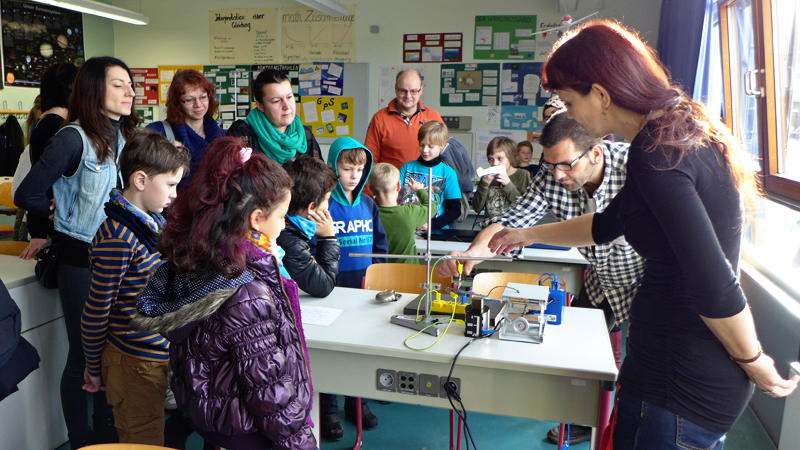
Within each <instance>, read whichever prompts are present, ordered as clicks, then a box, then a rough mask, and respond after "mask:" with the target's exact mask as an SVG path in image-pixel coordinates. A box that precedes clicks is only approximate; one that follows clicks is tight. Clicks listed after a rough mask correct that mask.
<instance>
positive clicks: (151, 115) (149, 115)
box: [133, 105, 158, 126]
mask: <svg viewBox="0 0 800 450" xmlns="http://www.w3.org/2000/svg"><path fill="white" fill-rule="evenodd" d="M157 107H158V105H134V107H133V110H134V111H136V115H138V116H139V118H141V119H142V123H141V124H140V125H141V126H147V125H148V124H149V123H150V122H152V121H154V120H156V119H155V114H156V108H157Z"/></svg>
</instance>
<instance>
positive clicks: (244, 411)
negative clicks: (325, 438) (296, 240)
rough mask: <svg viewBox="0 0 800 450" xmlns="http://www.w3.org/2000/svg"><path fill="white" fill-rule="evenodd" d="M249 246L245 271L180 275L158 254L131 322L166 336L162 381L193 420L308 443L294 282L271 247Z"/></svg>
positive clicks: (286, 442)
mask: <svg viewBox="0 0 800 450" xmlns="http://www.w3.org/2000/svg"><path fill="white" fill-rule="evenodd" d="M248 250H250V252H249V253H251V256H252V257H251V258H249V259H248V263H247V267H246V269H245V273H244V274H243V275H242V276H240V277H238V278H236V279H234V280H230V279H225V278H222V277H221V276H219V275H211V276H206V277H205V278H204V277H198V276H193V277H189V276H184V275H181V274H177V273H175V272H174V270H173V269H172V266H171V264H169V263H164V264H162V265H161V267H159V268H158V269H157V270H156V272H155V273H154V274H153V276H152V278H151V280H150V282H149V283H148V285H147V287H146V288H145V289H144V291H142V293H141V294H140V296H139V301H138V302H137V309H138V310H139V313H138V314H137V315H136V317H135V318H134V319H133V321H132V322H131V325H132V326H133V327H135V328H138V329H141V330H147V331H153V332H158V333H161V334H163V335H164V336H166V337H167V338H168V339H169V340H170V365H171V367H172V371H173V377H172V381H171V387H172V390H173V392H174V393H175V399H176V400H177V402H178V407H179V408H180V409H181V410H182V411H184V412H185V413H186V414H187V415H188V416H189V417H190V418H191V420H192V422H193V423H194V425H195V426H197V427H199V428H200V429H201V430H203V431H206V432H209V433H214V434H221V435H227V436H236V435H254V434H258V435H261V436H263V437H265V438H266V439H267V440H269V441H270V442H271V443H272V448H276V449H314V448H315V447H316V441H315V439H314V436H313V435H312V432H311V419H310V417H309V415H310V412H311V401H312V398H313V388H312V385H311V372H310V366H309V364H308V350H307V349H306V344H305V336H304V334H303V328H302V323H301V318H300V302H299V299H298V289H297V285H296V284H295V283H294V282H293V281H292V280H289V279H285V278H283V277H282V276H281V275H280V273H279V272H278V263H277V260H276V259H275V257H274V256H272V255H270V254H268V253H265V252H263V251H262V250H260V249H257V248H256V247H255V246H252V248H250V249H248ZM176 293H177V295H176ZM153 305H156V306H155V307H154V306H153Z"/></svg>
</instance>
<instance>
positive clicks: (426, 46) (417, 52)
mask: <svg viewBox="0 0 800 450" xmlns="http://www.w3.org/2000/svg"><path fill="white" fill-rule="evenodd" d="M463 36H464V35H463V34H462V33H419V34H404V35H403V62H405V63H408V62H458V61H461V58H462V54H463V50H462V48H463V44H462V42H463Z"/></svg>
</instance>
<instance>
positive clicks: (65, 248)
mask: <svg viewBox="0 0 800 450" xmlns="http://www.w3.org/2000/svg"><path fill="white" fill-rule="evenodd" d="M133 98H134V91H133V84H132V82H131V73H130V70H129V69H128V66H126V65H125V63H124V62H122V61H120V60H119V59H117V58H113V57H110V56H102V57H96V58H90V59H88V60H87V61H86V62H85V63H83V66H81V68H80V69H79V70H78V74H77V76H76V77H75V82H74V86H73V89H72V94H71V95H70V97H69V108H68V115H67V119H66V122H65V123H66V124H67V125H64V126H63V127H62V128H61V129H60V130H59V131H58V133H56V134H55V136H53V137H52V138H51V139H50V141H49V143H48V144H47V147H45V149H44V152H43V153H42V156H41V158H40V159H39V161H37V162H36V164H34V166H33V167H32V168H31V171H30V173H28V176H27V177H25V179H24V180H22V183H21V184H20V187H19V189H18V190H17V192H16V195H15V196H14V202H15V203H16V204H17V205H19V206H20V207H22V208H25V209H27V210H28V211H30V212H31V213H33V214H36V215H38V216H43V217H47V216H48V215H49V216H52V217H53V221H54V228H55V231H54V233H53V246H54V248H55V250H56V252H57V255H58V257H57V269H56V272H57V278H58V294H59V298H60V299H61V307H62V309H63V311H64V322H65V324H66V326H67V340H68V342H69V352H68V354H67V364H66V366H65V367H64V372H63V373H62V375H61V407H62V409H63V412H64V420H65V421H66V424H67V433H68V437H69V440H70V445H71V446H72V448H80V447H82V446H84V445H86V444H87V442H88V441H89V432H90V427H89V421H88V405H87V403H86V393H85V392H84V391H83V390H82V389H81V387H82V385H83V381H84V367H85V359H84V355H83V349H82V347H81V313H82V311H83V304H84V302H85V301H86V298H87V296H88V294H89V279H90V272H89V244H90V243H91V242H92V238H94V235H95V232H97V229H98V227H99V226H100V224H101V223H102V222H103V221H104V220H105V218H106V214H105V210H104V209H103V205H104V204H105V203H106V202H107V201H108V199H109V193H110V192H111V189H113V188H115V187H121V181H120V178H119V175H118V172H119V170H118V167H117V163H118V161H119V155H120V152H121V151H122V148H123V147H124V146H125V140H126V139H129V138H130V137H131V136H132V135H133V133H134V130H135V129H136V125H137V124H138V122H139V118H138V117H137V116H136V112H135V111H134V110H133V108H132V106H133ZM51 187H52V192H53V198H52V200H51V198H50V196H49V195H48V191H49V190H50V188H51ZM93 397H94V427H93V429H94V433H95V434H99V435H100V436H99V437H96V438H95V439H94V440H101V441H105V442H109V441H113V440H114V439H115V437H114V436H113V433H114V431H113V426H112V425H111V424H112V423H113V416H112V415H111V410H110V408H109V407H108V406H107V405H106V401H105V394H104V393H103V392H98V393H96V394H94V395H93Z"/></svg>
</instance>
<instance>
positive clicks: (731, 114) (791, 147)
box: [719, 0, 800, 298]
mask: <svg viewBox="0 0 800 450" xmlns="http://www.w3.org/2000/svg"><path fill="white" fill-rule="evenodd" d="M720 3H721V6H720V8H719V26H720V29H721V34H720V36H721V40H722V68H723V77H724V88H725V89H724V90H725V108H724V109H725V112H726V113H725V121H726V123H727V124H728V126H730V127H731V130H732V131H733V134H734V136H735V137H736V138H737V139H738V140H739V141H740V142H741V143H742V144H743V145H744V147H745V148H746V149H747V150H748V151H749V153H750V155H751V156H752V161H753V165H754V168H755V170H757V171H758V172H759V173H760V176H761V180H762V183H763V187H764V190H765V192H766V194H767V199H764V200H763V201H761V202H760V204H759V206H758V208H757V210H756V211H755V214H754V215H753V216H752V217H751V218H750V220H749V224H748V228H747V231H746V233H745V243H744V258H745V259H747V260H748V261H749V262H750V263H751V264H753V265H754V266H756V267H758V268H759V270H760V271H761V272H763V273H764V274H765V275H767V276H768V277H770V278H771V279H772V280H773V281H774V282H776V283H777V284H779V285H781V286H783V287H784V288H785V289H786V290H787V291H789V292H792V293H793V294H794V296H795V297H796V298H800V287H798V286H797V283H791V280H797V279H798V278H800V2H797V0H728V1H725V2H722V1H721V2H720Z"/></svg>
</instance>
